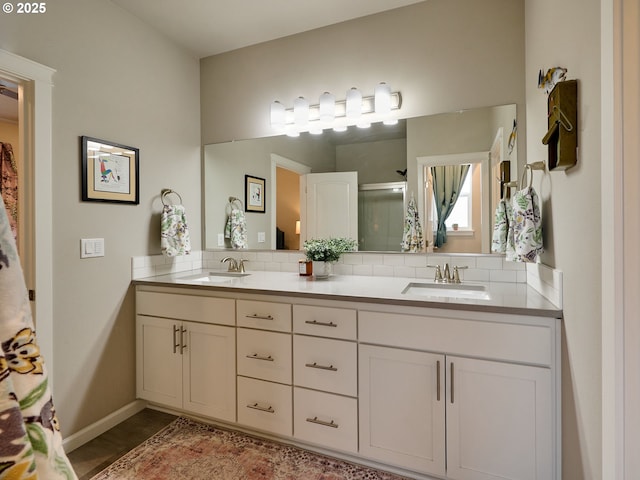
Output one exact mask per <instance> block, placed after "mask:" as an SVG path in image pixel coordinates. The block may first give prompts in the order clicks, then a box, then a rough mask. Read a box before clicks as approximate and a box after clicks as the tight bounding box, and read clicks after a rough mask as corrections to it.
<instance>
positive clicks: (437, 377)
mask: <svg viewBox="0 0 640 480" xmlns="http://www.w3.org/2000/svg"><path fill="white" fill-rule="evenodd" d="M436 400H437V401H438V402H439V401H440V360H438V361H436Z"/></svg>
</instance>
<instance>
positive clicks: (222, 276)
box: [187, 272, 251, 283]
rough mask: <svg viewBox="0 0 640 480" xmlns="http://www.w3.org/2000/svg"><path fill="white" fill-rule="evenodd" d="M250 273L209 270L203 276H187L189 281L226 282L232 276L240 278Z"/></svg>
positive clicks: (232, 277) (231, 278) (230, 279)
mask: <svg viewBox="0 0 640 480" xmlns="http://www.w3.org/2000/svg"><path fill="white" fill-rule="evenodd" d="M248 275H251V274H250V273H241V272H209V274H208V275H205V276H197V277H194V278H188V279H187V280H189V281H190V282H202V283H227V282H231V281H232V280H233V279H234V278H242V277H246V276H248Z"/></svg>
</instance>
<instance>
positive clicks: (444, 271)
mask: <svg viewBox="0 0 640 480" xmlns="http://www.w3.org/2000/svg"><path fill="white" fill-rule="evenodd" d="M427 267H430V268H435V269H436V273H435V277H434V279H433V281H434V282H436V283H462V282H461V281H460V272H459V270H460V269H464V268H468V267H458V266H455V265H454V267H453V274H452V273H451V269H450V268H449V264H448V263H445V264H444V266H443V267H442V268H441V267H440V265H427Z"/></svg>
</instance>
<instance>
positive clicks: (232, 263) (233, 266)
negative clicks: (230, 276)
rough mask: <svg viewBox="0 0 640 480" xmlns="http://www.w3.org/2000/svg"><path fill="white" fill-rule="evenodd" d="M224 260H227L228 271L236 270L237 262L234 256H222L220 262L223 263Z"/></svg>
mask: <svg viewBox="0 0 640 480" xmlns="http://www.w3.org/2000/svg"><path fill="white" fill-rule="evenodd" d="M225 262H229V268H228V270H227V271H228V272H238V271H239V270H238V262H236V259H235V258H232V257H224V258H223V259H222V260H220V263H225Z"/></svg>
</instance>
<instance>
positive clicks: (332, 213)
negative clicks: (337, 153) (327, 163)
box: [300, 172, 358, 240]
mask: <svg viewBox="0 0 640 480" xmlns="http://www.w3.org/2000/svg"><path fill="white" fill-rule="evenodd" d="M303 177H304V178H303V179H301V183H302V185H301V186H302V189H301V193H300V195H301V197H303V201H301V202H300V203H301V205H300V206H301V212H302V207H303V205H304V207H305V210H306V215H305V216H304V217H305V218H304V220H305V221H304V222H301V223H302V230H303V231H304V232H305V235H304V239H309V238H329V237H347V238H352V239H354V240H357V239H358V172H332V173H310V174H308V175H304V176H303ZM301 220H302V218H301ZM301 240H303V238H302V236H301Z"/></svg>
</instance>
